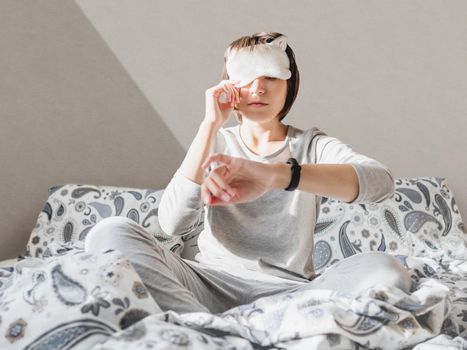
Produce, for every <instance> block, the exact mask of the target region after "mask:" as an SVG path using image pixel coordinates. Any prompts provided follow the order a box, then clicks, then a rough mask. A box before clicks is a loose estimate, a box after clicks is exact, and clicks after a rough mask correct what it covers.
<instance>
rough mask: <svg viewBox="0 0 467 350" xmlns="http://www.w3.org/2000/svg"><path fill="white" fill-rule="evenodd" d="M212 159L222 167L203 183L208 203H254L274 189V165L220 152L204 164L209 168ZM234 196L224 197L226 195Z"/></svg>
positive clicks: (202, 195) (204, 166) (205, 200)
mask: <svg viewBox="0 0 467 350" xmlns="http://www.w3.org/2000/svg"><path fill="white" fill-rule="evenodd" d="M212 162H217V163H219V166H218V167H217V168H215V169H213V170H211V172H210V173H209V175H208V176H207V177H206V178H205V179H204V181H203V183H202V184H201V197H202V198H203V202H204V203H206V204H208V205H228V204H235V203H245V202H251V201H254V200H255V199H257V198H258V197H260V196H262V195H263V194H265V193H266V192H268V191H269V190H271V189H272V181H273V172H272V167H271V164H267V163H261V162H255V161H251V160H248V159H244V158H238V157H231V156H229V155H226V154H220V153H216V154H213V155H211V156H209V157H208V158H207V159H206V161H205V162H204V163H203V164H202V168H203V169H206V168H207V167H208V166H209V165H210V164H211V163H212ZM226 194H227V195H230V199H229V200H227V199H226V200H224V199H223V198H222V196H223V195H226Z"/></svg>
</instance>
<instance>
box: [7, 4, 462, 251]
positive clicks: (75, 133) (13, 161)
mask: <svg viewBox="0 0 467 350" xmlns="http://www.w3.org/2000/svg"><path fill="white" fill-rule="evenodd" d="M466 17H467V3H466V2H464V1H444V2H441V1H433V0H423V1H422V0H420V1H405V0H404V1H402V0H391V1H378V2H376V1H367V0H365V1H364V0H360V1H346V0H345V1H344V0H341V1H325V0H322V1H299V0H297V1H294V2H293V3H292V2H290V1H285V0H282V1H277V0H276V1H274V2H271V1H267V0H261V1H258V0H257V1H245V0H237V1H219V0H197V1H174V0H171V1H168V0H167V1H150V0H141V1H138V2H134V1H130V0H126V1H115V0H112V1H110V0H101V1H98V2H97V1H92V0H77V1H63V0H54V1H51V0H49V1H45V0H42V1H22V2H19V1H6V0H0V48H1V52H0V76H1V80H0V122H1V124H0V125H1V127H0V162H1V163H0V164H1V169H2V170H1V172H0V184H1V191H2V192H1V195H2V196H1V198H2V201H1V204H0V206H1V207H0V235H1V244H0V259H6V258H10V257H14V256H16V255H17V254H19V253H21V252H22V250H23V247H24V246H25V244H26V241H27V239H28V237H29V233H30V232H31V230H32V228H33V226H34V223H35V221H36V218H37V215H38V214H39V212H40V210H41V209H42V206H43V204H44V202H45V200H46V198H47V189H48V188H49V187H51V186H53V185H56V184H64V183H82V184H95V185H114V186H128V187H138V188H163V187H164V186H165V185H166V184H167V183H168V181H169V180H170V178H171V176H172V174H173V172H175V170H176V169H177V167H178V166H179V165H180V163H181V161H182V160H183V157H184V154H185V152H186V150H187V149H188V147H189V145H190V143H191V141H192V139H193V137H194V135H195V133H196V131H197V128H198V125H199V123H200V122H201V120H202V118H203V115H204V91H205V89H207V88H208V87H210V86H212V85H214V84H217V82H218V81H219V80H220V72H221V68H222V55H223V52H224V50H225V48H226V46H227V45H228V43H230V42H231V41H233V40H234V39H236V38H237V37H239V36H242V35H249V34H252V33H253V32H257V31H278V32H282V33H284V34H285V35H287V36H288V37H289V44H290V46H291V47H292V48H293V49H294V51H295V53H296V58H297V62H298V65H299V68H300V73H301V80H302V84H301V87H300V93H299V97H298V99H297V101H296V103H295V105H294V107H293V108H292V110H291V112H290V114H289V116H288V117H287V118H286V119H285V122H286V123H289V124H293V125H295V126H297V127H299V128H308V127H311V126H318V127H320V128H321V129H322V130H324V131H326V132H327V133H328V134H329V135H332V136H335V137H338V138H340V139H342V140H344V141H345V142H347V143H348V144H350V145H351V146H352V147H353V148H354V149H355V150H356V151H358V152H361V153H363V154H366V155H368V156H370V157H373V158H376V159H378V160H380V161H382V162H383V163H385V164H387V165H388V166H389V167H390V168H391V169H392V170H393V172H394V174H395V176H396V177H415V176H441V177H446V178H447V179H448V182H449V184H450V185H451V188H452V189H453V191H454V194H455V196H456V199H457V203H458V206H459V208H460V210H461V214H462V216H463V217H464V219H465V218H467V183H466V182H465V181H464V178H465V175H466V174H467V161H466V156H465V154H464V150H465V149H467V138H466V137H465V132H466V130H467V121H466V117H467V102H466V98H465V97H466V96H467V59H466V58H467V44H466V41H465V38H466V37H467V22H466V21H465V18H466ZM234 124H235V118H233V117H232V118H231V119H230V120H229V121H228V123H227V124H226V126H230V125H234Z"/></svg>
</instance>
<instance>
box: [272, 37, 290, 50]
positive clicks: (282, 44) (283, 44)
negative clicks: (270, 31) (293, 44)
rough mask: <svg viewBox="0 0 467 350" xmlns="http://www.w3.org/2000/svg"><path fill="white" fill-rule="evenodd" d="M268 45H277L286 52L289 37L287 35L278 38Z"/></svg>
mask: <svg viewBox="0 0 467 350" xmlns="http://www.w3.org/2000/svg"><path fill="white" fill-rule="evenodd" d="M268 45H277V46H279V47H280V48H281V49H282V50H283V51H285V49H286V48H287V37H286V36H285V35H281V36H278V37H277V38H275V39H274V40H273V41H271V42H269V43H268Z"/></svg>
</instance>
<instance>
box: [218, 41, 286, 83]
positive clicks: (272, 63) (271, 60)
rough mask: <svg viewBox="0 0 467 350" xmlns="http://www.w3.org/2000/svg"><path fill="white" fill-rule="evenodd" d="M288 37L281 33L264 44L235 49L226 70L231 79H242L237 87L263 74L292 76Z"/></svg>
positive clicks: (284, 78)
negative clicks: (286, 50) (287, 50)
mask: <svg viewBox="0 0 467 350" xmlns="http://www.w3.org/2000/svg"><path fill="white" fill-rule="evenodd" d="M286 48H287V37H286V36H284V35H281V36H279V37H277V38H275V39H274V40H273V41H271V42H269V43H264V44H258V45H254V46H253V49H251V46H249V47H244V48H241V49H234V50H232V51H230V53H229V54H228V57H227V62H226V70H227V74H228V75H229V79H230V80H240V82H239V83H237V84H235V85H234V86H236V87H243V86H245V85H248V84H249V83H250V82H252V81H253V80H255V79H256V78H258V77H261V76H268V77H274V78H279V79H283V80H287V79H289V78H290V77H291V76H292V73H291V72H290V70H289V67H290V61H289V57H288V56H287V53H286V52H285V49H286Z"/></svg>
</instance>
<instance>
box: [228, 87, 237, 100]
mask: <svg viewBox="0 0 467 350" xmlns="http://www.w3.org/2000/svg"><path fill="white" fill-rule="evenodd" d="M227 87H228V89H229V91H230V95H229V97H230V102H231V104H233V103H235V101H236V100H237V97H236V96H235V91H234V88H233V86H232V85H230V84H229V85H227Z"/></svg>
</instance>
